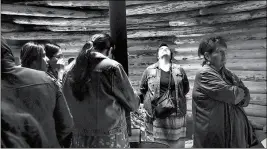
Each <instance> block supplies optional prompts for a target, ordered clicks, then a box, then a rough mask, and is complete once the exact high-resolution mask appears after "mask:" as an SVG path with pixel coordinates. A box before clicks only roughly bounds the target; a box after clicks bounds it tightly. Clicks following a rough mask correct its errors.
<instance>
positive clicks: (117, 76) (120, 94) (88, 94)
mask: <svg viewBox="0 0 267 149" xmlns="http://www.w3.org/2000/svg"><path fill="white" fill-rule="evenodd" d="M92 44H93V46H92V47H91V46H90V44H89V43H86V45H85V46H84V48H83V50H81V51H80V53H79V55H78V57H77V58H76V61H75V64H74V65H73V67H72V68H71V70H70V71H69V72H68V73H67V74H66V76H65V78H64V80H63V92H64V95H65V97H66V99H67V101H68V104H69V105H70V110H71V112H72V114H73V118H74V122H75V131H74V135H73V139H72V147H83V148H85V147H89V148H91V147H103V148H105V147H111V148H114V147H119V148H126V147H129V140H128V134H127V127H126V117H125V111H134V110H137V109H138V105H139V99H138V97H137V96H136V95H135V94H134V90H133V88H132V86H131V84H130V82H129V80H128V77H127V75H126V73H125V72H124V70H123V67H122V66H121V64H119V63H118V62H116V61H114V60H112V59H110V58H109V57H108V56H109V55H110V53H111V50H112V49H113V47H114V46H113V44H112V41H111V37H110V36H109V35H108V34H96V35H94V36H93V37H92Z"/></svg>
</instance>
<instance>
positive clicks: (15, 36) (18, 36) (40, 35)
mask: <svg viewBox="0 0 267 149" xmlns="http://www.w3.org/2000/svg"><path fill="white" fill-rule="evenodd" d="M95 33H96V32H95V31H94V32H82V33H81V32H71V33H58V32H15V33H13V32H12V33H2V36H3V37H4V38H6V39H10V40H49V39H81V38H82V39H88V38H90V36H92V35H93V34H95ZM98 33H100V31H99V32H98Z"/></svg>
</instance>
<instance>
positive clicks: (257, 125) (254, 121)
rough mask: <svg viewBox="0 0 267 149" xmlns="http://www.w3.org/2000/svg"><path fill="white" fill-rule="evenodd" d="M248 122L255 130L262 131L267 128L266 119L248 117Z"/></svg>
mask: <svg viewBox="0 0 267 149" xmlns="http://www.w3.org/2000/svg"><path fill="white" fill-rule="evenodd" d="M248 120H249V121H250V123H251V125H252V127H253V128H254V129H258V130H262V129H263V127H264V126H266V117H254V116H248Z"/></svg>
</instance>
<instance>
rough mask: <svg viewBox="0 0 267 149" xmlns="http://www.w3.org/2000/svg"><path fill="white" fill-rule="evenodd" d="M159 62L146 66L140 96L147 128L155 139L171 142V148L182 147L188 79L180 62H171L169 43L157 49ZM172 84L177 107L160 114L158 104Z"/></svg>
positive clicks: (173, 99)
mask: <svg viewBox="0 0 267 149" xmlns="http://www.w3.org/2000/svg"><path fill="white" fill-rule="evenodd" d="M157 54H158V62H157V63H155V64H153V65H151V66H149V67H148V68H146V70H145V71H144V73H143V76H142V79H141V85H140V92H141V93H142V94H141V95H142V96H141V97H143V98H144V108H145V109H146V111H147V122H146V125H147V126H146V127H147V128H146V129H147V130H146V132H147V135H148V137H149V136H152V140H154V141H157V142H160V143H165V144H168V145H169V146H170V147H172V148H176V147H179V148H183V147H184V146H185V142H184V141H183V138H184V137H185V135H186V127H185V116H186V98H185V95H186V94H187V93H188V91H189V82H188V79H187V76H186V73H185V71H184V69H183V68H181V67H180V66H179V65H177V64H174V63H172V61H171V60H172V51H171V50H170V48H169V47H168V45H166V44H161V45H160V47H159V49H158V52H157ZM168 87H170V93H171V97H172V102H173V103H174V105H175V106H174V108H173V109H172V110H170V111H168V112H167V113H165V114H164V116H163V117H162V116H157V114H156V112H155V107H156V105H157V103H158V100H159V98H161V97H162V96H163V95H164V93H165V92H166V91H167V90H168Z"/></svg>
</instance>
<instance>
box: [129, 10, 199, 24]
mask: <svg viewBox="0 0 267 149" xmlns="http://www.w3.org/2000/svg"><path fill="white" fill-rule="evenodd" d="M126 15H127V14H126ZM198 15H199V11H198V10H190V11H181V12H179V13H177V12H170V13H157V14H142V15H133V16H132V15H130V16H128V15H127V16H126V21H127V24H140V23H152V22H155V21H175V20H177V19H183V18H191V17H196V16H198Z"/></svg>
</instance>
